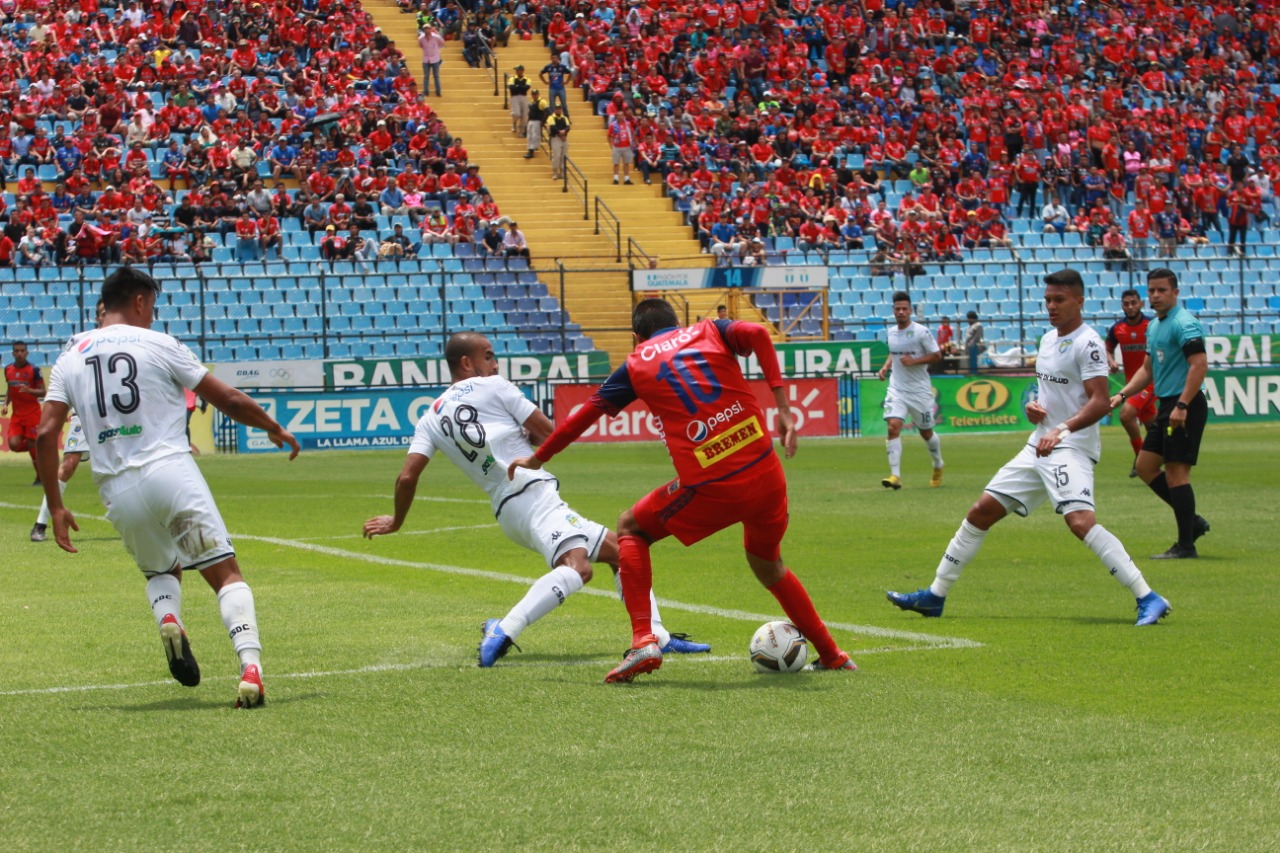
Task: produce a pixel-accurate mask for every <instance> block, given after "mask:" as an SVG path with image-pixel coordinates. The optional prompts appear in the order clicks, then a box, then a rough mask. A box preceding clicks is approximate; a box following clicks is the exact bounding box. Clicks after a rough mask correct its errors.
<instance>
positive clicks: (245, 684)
mask: <svg viewBox="0 0 1280 853" xmlns="http://www.w3.org/2000/svg"><path fill="white" fill-rule="evenodd" d="M266 702H267V691H266V688H264V687H263V686H262V670H260V669H258V665H257V664H256V663H251V664H249V665H248V666H246V667H245V668H244V672H242V673H240V693H239V695H238V696H237V697H236V707H237V708H258V707H261V706H262V705H265V704H266Z"/></svg>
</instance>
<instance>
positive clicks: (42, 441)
mask: <svg viewBox="0 0 1280 853" xmlns="http://www.w3.org/2000/svg"><path fill="white" fill-rule="evenodd" d="M69 411H70V407H69V406H67V404H66V403H61V402H56V401H50V402H48V403H45V404H44V409H43V411H41V413H40V426H39V427H37V428H36V469H37V470H38V471H39V472H40V481H41V483H42V484H43V485H44V496H45V498H46V499H47V500H48V501H49V515H50V521H52V522H53V538H54V540H55V541H56V542H57V543H58V547H59V548H61V549H62V550H64V551H66V552H68V553H71V554H74V553H76V548H75V546H74V545H72V544H71V533H70V532H69V531H71V530H74V531H76V532H77V533H78V532H79V531H80V527H79V526H78V525H77V524H76V519H75V516H73V515H72V514H71V511H70V510H68V509H67V508H66V507H65V506H63V505H62V490H61V489H59V488H58V436H59V435H60V434H61V433H62V425H63V424H64V423H66V420H67V413H68V412H69Z"/></svg>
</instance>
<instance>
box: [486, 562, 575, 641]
mask: <svg viewBox="0 0 1280 853" xmlns="http://www.w3.org/2000/svg"><path fill="white" fill-rule="evenodd" d="M580 589H582V575H580V574H578V573H577V572H575V571H574V570H573V569H571V568H569V567H568V566H556V567H555V568H554V569H552V570H551V571H549V572H547V573H546V574H545V575H543V576H542V577H540V578H538V579H537V580H536V581H534V582H533V586H532V587H530V588H529V591H528V592H527V593H526V594H525V596H524V598H522V599H520V601H519V602H518V603H517V604H516V606H515V607H513V608H511V612H510V613H508V614H507V615H506V616H504V617H503V618H502V620H501V621H499V622H498V625H499V626H500V627H501V628H502V630H503V632H504V633H505V634H506V635H507V636H508V637H510V638H511V639H512V640H513V641H514V640H517V639H519V638H520V634H521V633H523V632H524V629H525V628H528V627H529V626H530V625H532V624H533V623H534V622H537V621H538V620H539V619H541V618H542V617H543V616H546V615H547V614H548V613H550V612H551V611H552V610H555V609H556V608H557V607H559V606H560V605H561V604H564V600H565V599H566V598H568V597H569V596H571V595H573V594H574V593H575V592H577V591H578V590H580Z"/></svg>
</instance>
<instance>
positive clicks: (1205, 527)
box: [1191, 515, 1209, 542]
mask: <svg viewBox="0 0 1280 853" xmlns="http://www.w3.org/2000/svg"><path fill="white" fill-rule="evenodd" d="M1208 532H1209V520H1208V519H1207V518H1205V517H1204V516H1201V515H1197V516H1196V520H1195V521H1194V522H1193V523H1192V525H1191V541H1192V542H1195V541H1196V540H1197V539H1199V538H1200V537H1201V536H1203V535H1205V534H1206V533H1208Z"/></svg>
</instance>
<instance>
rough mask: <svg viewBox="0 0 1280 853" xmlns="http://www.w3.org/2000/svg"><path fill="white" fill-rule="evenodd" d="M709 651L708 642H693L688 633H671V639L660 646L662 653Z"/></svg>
mask: <svg viewBox="0 0 1280 853" xmlns="http://www.w3.org/2000/svg"><path fill="white" fill-rule="evenodd" d="M709 651H711V644H710V643H695V642H693V641H692V640H690V639H689V635H688V634H672V635H671V639H670V640H667V644H666V645H665V646H663V647H662V653H663V654H664V655H669V654H677V655H696V654H702V653H703V652H709Z"/></svg>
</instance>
